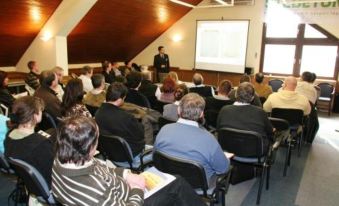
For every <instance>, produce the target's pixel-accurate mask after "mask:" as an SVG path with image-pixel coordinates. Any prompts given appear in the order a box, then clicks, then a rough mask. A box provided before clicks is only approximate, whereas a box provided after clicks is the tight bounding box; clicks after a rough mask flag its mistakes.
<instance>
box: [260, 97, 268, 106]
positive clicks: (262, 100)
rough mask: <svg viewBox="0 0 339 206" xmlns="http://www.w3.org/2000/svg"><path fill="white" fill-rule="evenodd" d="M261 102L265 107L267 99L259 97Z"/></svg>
mask: <svg viewBox="0 0 339 206" xmlns="http://www.w3.org/2000/svg"><path fill="white" fill-rule="evenodd" d="M259 99H260V102H261V104H262V105H264V103H265V102H266V97H259Z"/></svg>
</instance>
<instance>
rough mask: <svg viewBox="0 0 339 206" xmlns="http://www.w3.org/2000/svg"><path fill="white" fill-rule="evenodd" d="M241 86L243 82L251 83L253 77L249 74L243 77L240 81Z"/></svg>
mask: <svg viewBox="0 0 339 206" xmlns="http://www.w3.org/2000/svg"><path fill="white" fill-rule="evenodd" d="M239 82H240V84H241V83H243V82H251V77H250V76H249V75H247V74H244V75H242V76H241V78H240V80H239Z"/></svg>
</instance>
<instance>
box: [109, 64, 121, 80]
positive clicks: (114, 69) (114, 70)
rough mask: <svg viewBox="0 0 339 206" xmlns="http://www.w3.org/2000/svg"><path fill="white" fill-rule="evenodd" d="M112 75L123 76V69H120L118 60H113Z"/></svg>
mask: <svg viewBox="0 0 339 206" xmlns="http://www.w3.org/2000/svg"><path fill="white" fill-rule="evenodd" d="M111 73H112V75H114V76H115V77H117V76H121V75H122V74H121V71H120V70H119V64H118V62H113V63H112V70H111Z"/></svg>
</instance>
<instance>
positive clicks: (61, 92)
mask: <svg viewBox="0 0 339 206" xmlns="http://www.w3.org/2000/svg"><path fill="white" fill-rule="evenodd" d="M52 71H53V72H54V73H55V74H56V75H57V78H58V86H57V87H56V88H55V89H54V91H55V92H56V93H57V97H58V99H59V100H60V101H62V97H63V96H64V93H65V92H64V85H63V83H62V79H63V77H64V69H63V68H61V67H58V66H57V67H54V68H53V69H52Z"/></svg>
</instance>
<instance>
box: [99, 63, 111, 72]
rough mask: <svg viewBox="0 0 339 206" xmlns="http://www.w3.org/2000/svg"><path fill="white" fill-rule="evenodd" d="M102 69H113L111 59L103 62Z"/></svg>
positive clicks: (108, 70)
mask: <svg viewBox="0 0 339 206" xmlns="http://www.w3.org/2000/svg"><path fill="white" fill-rule="evenodd" d="M101 66H102V70H103V71H105V72H110V71H111V70H112V64H111V62H109V61H103V62H102V63H101Z"/></svg>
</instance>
